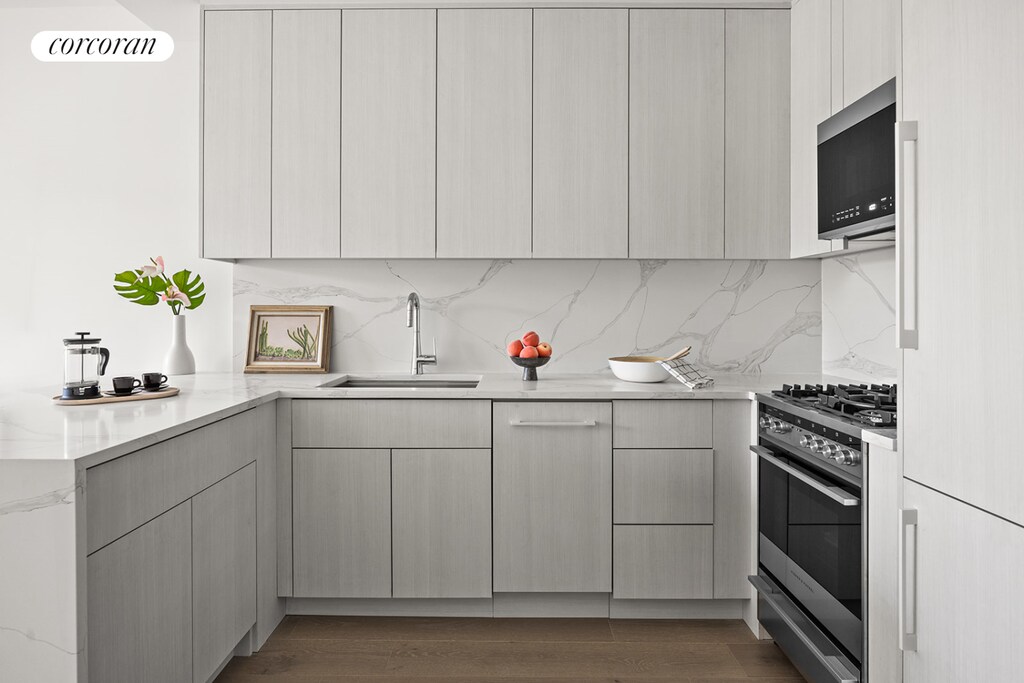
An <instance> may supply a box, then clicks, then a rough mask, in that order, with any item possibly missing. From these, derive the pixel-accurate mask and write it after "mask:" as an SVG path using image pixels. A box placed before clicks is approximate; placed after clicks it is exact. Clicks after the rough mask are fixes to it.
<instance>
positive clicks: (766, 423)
mask: <svg viewBox="0 0 1024 683" xmlns="http://www.w3.org/2000/svg"><path fill="white" fill-rule="evenodd" d="M757 424H758V426H759V427H761V429H768V428H769V427H770V426H771V424H772V420H771V418H770V417H767V416H765V415H762V416H761V417H760V418H759V419H758V421H757Z"/></svg>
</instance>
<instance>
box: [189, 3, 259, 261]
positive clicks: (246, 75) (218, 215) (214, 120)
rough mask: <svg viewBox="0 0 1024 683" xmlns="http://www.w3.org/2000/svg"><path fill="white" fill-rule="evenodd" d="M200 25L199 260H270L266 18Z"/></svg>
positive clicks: (220, 16)
mask: <svg viewBox="0 0 1024 683" xmlns="http://www.w3.org/2000/svg"><path fill="white" fill-rule="evenodd" d="M203 20H204V40H203V256H205V257H206V258H268V257H269V256H270V255H271V254H270V110H271V106H270V89H271V73H270V71H271V66H270V60H271V13H270V12H269V11H223V12H204V13H203Z"/></svg>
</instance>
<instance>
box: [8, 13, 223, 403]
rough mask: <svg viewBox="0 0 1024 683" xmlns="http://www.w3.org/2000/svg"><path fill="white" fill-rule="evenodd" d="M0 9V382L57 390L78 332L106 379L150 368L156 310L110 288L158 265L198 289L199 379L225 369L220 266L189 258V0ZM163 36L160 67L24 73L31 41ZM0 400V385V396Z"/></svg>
mask: <svg viewBox="0 0 1024 683" xmlns="http://www.w3.org/2000/svg"><path fill="white" fill-rule="evenodd" d="M18 4H21V5H28V7H17V8H11V7H10V6H9V5H0V296H2V302H0V338H2V342H0V349H2V350H3V354H2V361H0V379H3V380H8V379H9V378H15V379H19V380H22V379H26V378H32V379H36V380H39V383H40V384H59V382H60V381H61V375H62V368H63V358H62V353H63V350H62V349H63V347H62V344H61V339H62V338H63V337H66V336H70V334H71V333H72V332H75V331H79V330H88V331H91V332H93V333H94V334H95V335H98V336H100V337H102V338H103V343H104V345H105V346H107V347H108V348H110V350H111V355H112V359H111V364H110V368H109V369H108V373H107V374H108V375H111V376H112V375H114V374H136V373H141V372H144V371H148V370H151V369H152V370H156V369H160V365H161V362H162V359H163V355H164V353H165V352H166V350H167V347H168V345H169V338H168V337H169V334H170V329H171V320H170V318H171V315H170V310H169V309H168V308H167V306H166V305H163V304H161V305H158V306H153V307H143V306H138V305H136V304H132V303H130V302H128V301H126V300H124V299H121V298H120V297H118V296H117V295H116V294H115V293H114V291H113V289H112V286H111V283H112V279H113V274H114V273H115V272H119V271H122V270H126V269H128V268H129V267H134V266H138V265H141V264H142V263H143V262H144V261H145V260H146V258H147V257H148V256H151V255H152V256H156V255H158V254H159V255H163V256H164V258H165V259H166V261H167V263H168V266H169V267H170V268H173V269H175V270H177V269H180V268H183V267H188V268H190V269H192V270H196V271H198V272H199V273H201V274H202V275H203V278H204V279H205V281H206V283H207V291H208V293H209V294H208V296H207V299H206V302H205V303H204V304H203V305H202V307H201V308H199V309H197V310H195V311H189V312H188V313H187V314H186V315H188V318H189V322H188V327H189V330H188V335H189V344H190V346H191V347H192V350H193V352H194V353H195V355H196V362H197V366H198V369H199V370H200V371H202V370H227V369H230V367H231V360H230V355H231V348H230V343H229V341H228V340H229V338H230V334H231V266H230V265H228V264H224V263H218V262H214V261H203V260H201V259H199V257H198V256H197V254H198V253H199V248H198V235H199V228H198V221H199V6H198V4H197V3H196V2H194V1H192V0H134V1H129V2H128V3H127V4H128V5H129V6H132V8H133V10H135V12H137V13H138V14H139V15H140V16H143V17H144V18H145V19H146V20H147V21H148V22H150V24H151V25H149V26H147V24H145V23H143V21H142V20H140V19H139V18H138V17H137V16H136V15H135V14H132V13H131V12H129V11H128V10H127V9H125V8H124V7H123V6H121V5H119V4H115V3H112V2H108V3H106V4H103V3H101V2H99V1H98V0H97V1H94V2H93V3H90V4H88V5H87V4H85V3H84V2H83V0H77V1H73V2H64V3H57V2H49V3H39V4H47V5H50V6H49V7H38V5H35V6H32V5H33V3H28V2H23V3H18ZM147 27H148V28H153V29H157V30H166V31H168V33H170V34H171V36H172V37H173V38H174V41H175V51H174V55H173V56H172V57H171V58H170V59H169V60H168V61H167V62H164V63H160V64H68V63H45V64H44V63H41V62H37V61H36V60H35V58H33V57H32V54H31V52H30V49H29V44H30V41H31V40H32V36H33V35H35V33H36V32H38V31H41V30H56V29H73V30H117V29H144V28H147ZM0 390H2V385H0Z"/></svg>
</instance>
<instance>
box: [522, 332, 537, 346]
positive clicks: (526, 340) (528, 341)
mask: <svg viewBox="0 0 1024 683" xmlns="http://www.w3.org/2000/svg"><path fill="white" fill-rule="evenodd" d="M522 339H523V346H536V345H537V344H539V343H540V335H539V334H537V333H536V332H534V331H533V330H530V331H529V332H527V333H526V334H524V335H523V337H522Z"/></svg>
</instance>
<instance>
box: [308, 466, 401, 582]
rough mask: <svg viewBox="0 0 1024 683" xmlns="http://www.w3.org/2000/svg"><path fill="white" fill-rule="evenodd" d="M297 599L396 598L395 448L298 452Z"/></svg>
mask: <svg viewBox="0 0 1024 683" xmlns="http://www.w3.org/2000/svg"><path fill="white" fill-rule="evenodd" d="M292 477H293V486H294V492H293V495H292V514H293V523H294V531H293V540H292V543H293V563H294V564H293V577H294V578H293V581H294V589H293V590H294V595H295V597H308V598H389V597H391V451H390V450H388V449H386V448H374V449H369V448H367V449H359V448H350V449H346V448H319V449H296V450H295V451H293V455H292Z"/></svg>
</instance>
